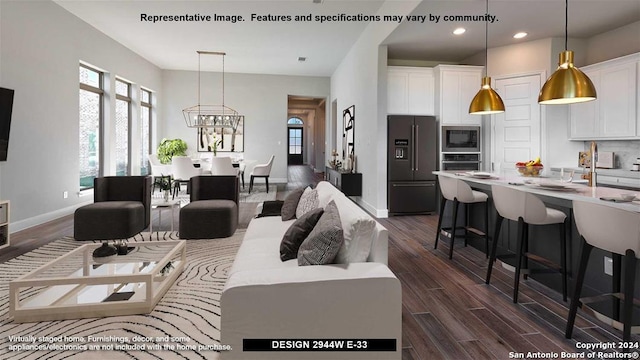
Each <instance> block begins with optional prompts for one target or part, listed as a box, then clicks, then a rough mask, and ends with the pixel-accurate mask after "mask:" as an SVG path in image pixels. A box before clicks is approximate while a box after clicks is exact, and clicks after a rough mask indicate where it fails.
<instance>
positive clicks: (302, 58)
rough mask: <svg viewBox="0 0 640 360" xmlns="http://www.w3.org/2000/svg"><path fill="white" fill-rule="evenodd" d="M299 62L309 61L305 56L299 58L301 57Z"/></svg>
mask: <svg viewBox="0 0 640 360" xmlns="http://www.w3.org/2000/svg"><path fill="white" fill-rule="evenodd" d="M298 61H300V62H305V61H307V58H306V57H304V56H299V57H298Z"/></svg>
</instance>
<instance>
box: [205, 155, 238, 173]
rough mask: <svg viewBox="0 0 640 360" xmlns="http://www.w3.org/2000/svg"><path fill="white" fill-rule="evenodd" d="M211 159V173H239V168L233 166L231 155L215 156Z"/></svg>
mask: <svg viewBox="0 0 640 360" xmlns="http://www.w3.org/2000/svg"><path fill="white" fill-rule="evenodd" d="M210 161H211V175H236V176H237V175H238V170H239V168H235V167H233V164H232V162H231V158H230V157H224V156H221V157H218V156H214V157H213V158H212V159H211V160H210Z"/></svg>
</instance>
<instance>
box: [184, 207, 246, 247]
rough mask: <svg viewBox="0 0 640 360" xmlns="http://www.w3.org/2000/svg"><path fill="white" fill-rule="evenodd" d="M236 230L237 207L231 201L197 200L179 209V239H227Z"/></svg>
mask: <svg viewBox="0 0 640 360" xmlns="http://www.w3.org/2000/svg"><path fill="white" fill-rule="evenodd" d="M237 228H238V205H237V204H236V203H235V201H232V200H198V201H193V202H191V203H189V204H188V205H186V206H185V207H183V208H182V209H180V239H216V238H223V237H229V236H231V235H233V233H234V232H235V231H236V229H237Z"/></svg>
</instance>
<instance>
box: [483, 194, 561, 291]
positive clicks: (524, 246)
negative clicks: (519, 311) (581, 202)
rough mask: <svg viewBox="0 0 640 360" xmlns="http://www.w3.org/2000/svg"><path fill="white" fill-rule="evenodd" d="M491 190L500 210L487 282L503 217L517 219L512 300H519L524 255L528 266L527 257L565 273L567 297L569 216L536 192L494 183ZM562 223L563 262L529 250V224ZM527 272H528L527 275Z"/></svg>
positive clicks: (526, 266) (494, 201)
mask: <svg viewBox="0 0 640 360" xmlns="http://www.w3.org/2000/svg"><path fill="white" fill-rule="evenodd" d="M491 192H492V197H493V203H494V205H495V207H496V210H497V211H498V216H497V218H496V229H495V235H494V237H493V246H492V248H491V258H490V259H489V265H488V266H487V279H486V281H485V282H486V283H487V284H489V282H490V281H491V270H492V269H493V263H494V262H495V260H496V251H497V248H498V246H497V245H498V241H497V239H498V236H499V235H500V228H501V226H502V221H503V219H505V218H506V219H508V220H513V221H517V222H518V246H517V250H516V273H515V279H514V283H513V302H514V303H517V302H518V288H519V286H520V272H521V270H522V258H523V257H524V258H525V268H528V261H527V259H531V260H533V261H535V262H537V263H539V264H542V265H544V266H546V267H548V268H551V269H553V270H555V271H559V272H560V273H561V274H562V299H563V300H564V301H567V260H566V259H567V254H566V252H567V244H566V242H567V241H566V237H565V220H566V218H567V216H566V215H565V214H564V213H563V212H562V211H560V210H556V209H551V208H548V207H546V206H545V205H544V203H543V202H542V200H540V199H539V198H537V197H536V196H535V195H533V194H530V193H527V192H524V191H521V190H517V189H513V188H510V187H507V186H501V185H492V186H491ZM551 224H559V225H560V266H558V265H557V264H555V263H553V262H551V261H550V260H548V259H545V258H543V257H541V256H538V255H534V254H530V253H529V252H528V247H529V225H551ZM526 278H527V274H525V279H526Z"/></svg>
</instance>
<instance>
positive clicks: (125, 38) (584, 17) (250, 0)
mask: <svg viewBox="0 0 640 360" xmlns="http://www.w3.org/2000/svg"><path fill="white" fill-rule="evenodd" d="M54 1H56V3H58V4H59V5H60V6H62V7H64V8H65V9H67V10H68V11H70V12H71V13H73V14H75V15H76V16H78V17H79V18H81V19H82V20H84V21H85V22H87V23H89V24H91V25H92V26H93V27H95V28H96V29H98V30H100V31H102V32H103V33H105V34H107V35H108V36H110V37H111V38H113V39H115V40H116V41H118V42H120V43H121V44H123V45H125V46H126V47H128V48H129V49H131V50H132V51H134V52H136V53H138V54H139V55H141V56H142V57H144V58H146V59H147V60H149V61H150V62H152V63H153V64H155V65H157V66H158V67H160V68H162V69H172V70H196V69H197V67H198V55H197V54H196V50H208V51H225V52H226V53H227V56H226V57H225V71H227V72H238V73H261V74H280V75H308V76H330V75H331V74H333V72H334V71H335V69H336V67H337V66H338V64H339V63H340V62H341V61H342V59H343V58H344V56H345V55H346V54H347V52H348V51H349V49H350V48H351V46H352V45H353V44H354V42H355V41H356V40H357V38H358V37H359V36H360V34H361V33H362V31H363V30H364V28H365V27H366V26H367V25H368V24H369V23H368V22H365V21H338V22H327V23H319V22H317V21H311V22H300V21H298V22H296V21H251V14H258V15H269V14H271V15H290V16H292V17H293V16H295V15H308V14H313V16H315V15H336V14H349V15H354V14H364V15H373V14H376V13H377V12H378V10H379V9H380V7H381V5H382V3H383V2H384V1H373V0H366V1H365V0H323V1H322V3H321V4H316V3H313V1H312V0H282V1H272V0H235V1H232V0H201V1H183V0H137V1H132V0H122V1H86V0H82V1H80V0H54ZM389 1H390V2H391V3H392V4H391V8H392V7H393V2H394V1H395V2H400V1H403V0H389ZM489 10H490V11H489V12H490V14H492V15H495V16H496V17H497V21H496V22H494V23H492V24H489V47H495V46H503V45H509V44H513V43H516V42H523V41H531V40H536V39H541V38H548V37H563V36H564V1H562V0H491V1H490V3H489ZM141 14H148V15H183V14H200V15H214V14H218V15H223V16H231V15H240V16H242V17H243V18H244V21H242V22H235V23H233V22H230V21H226V22H225V21H210V22H156V23H153V22H144V21H141V20H140V18H141ZM412 14H413V15H426V16H427V21H425V23H423V24H420V23H415V22H414V23H410V22H406V21H403V22H402V23H401V24H400V25H399V26H398V28H397V29H396V30H395V31H394V32H393V33H392V34H391V35H390V36H389V37H388V38H387V39H386V40H385V41H384V44H386V45H388V48H389V58H392V59H406V60H429V61H442V62H459V61H461V60H463V59H465V58H468V57H469V56H472V55H474V54H476V53H478V52H480V51H482V50H484V30H485V29H484V25H485V23H484V22H482V21H479V22H478V21H476V22H466V23H460V22H446V21H443V20H442V19H441V20H440V22H439V23H435V22H430V21H429V20H428V16H429V14H433V15H438V16H441V17H442V16H444V15H482V14H485V1H483V0H423V1H422V3H421V4H419V5H418V6H417V7H416V9H415V10H414V11H413V13H412ZM381 15H394V14H392V13H389V14H381ZM639 20H640V0H580V1H578V0H572V1H570V3H569V36H570V37H571V38H589V37H591V36H593V35H595V34H598V33H602V32H605V31H608V30H611V29H615V28H617V27H620V26H623V25H626V24H629V23H632V22H635V21H639ZM459 26H463V27H465V28H467V32H466V33H465V34H464V35H462V36H454V35H452V33H451V32H452V31H453V29H454V28H456V27H459ZM517 31H526V32H528V33H529V36H527V37H526V38H524V39H521V40H515V39H513V38H512V35H513V34H514V33H515V32H517ZM638 39H640V34H639V37H638ZM638 41H640V40H638ZM298 57H306V58H307V60H306V61H305V62H300V61H298ZM221 64H222V61H221V60H220V59H216V58H213V57H202V58H201V66H202V69H203V70H211V71H220V70H221V68H222V65H221Z"/></svg>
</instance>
